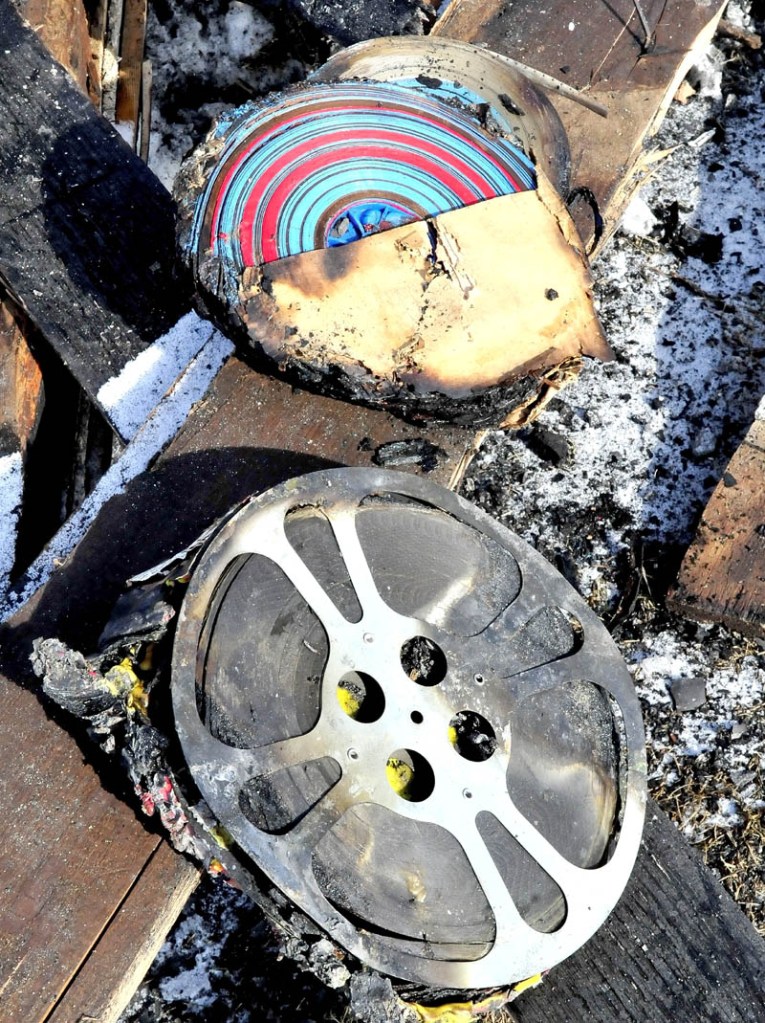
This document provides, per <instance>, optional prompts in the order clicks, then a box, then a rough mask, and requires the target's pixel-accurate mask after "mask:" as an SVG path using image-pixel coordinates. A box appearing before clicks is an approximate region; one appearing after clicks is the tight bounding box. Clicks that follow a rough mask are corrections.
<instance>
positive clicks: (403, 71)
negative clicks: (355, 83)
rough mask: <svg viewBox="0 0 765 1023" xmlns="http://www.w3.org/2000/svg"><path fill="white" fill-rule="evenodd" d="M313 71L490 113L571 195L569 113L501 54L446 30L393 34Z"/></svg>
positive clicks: (326, 78)
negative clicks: (565, 116) (564, 115)
mask: <svg viewBox="0 0 765 1023" xmlns="http://www.w3.org/2000/svg"><path fill="white" fill-rule="evenodd" d="M311 77H312V80H313V81H316V82H334V81H345V80H348V79H367V80H374V81H380V82H391V83H395V84H397V85H400V86H403V87H405V88H408V89H413V90H415V91H417V92H420V93H421V94H423V95H426V96H430V97H431V98H433V99H440V100H442V101H443V102H446V103H452V104H461V105H462V106H463V107H465V108H472V109H474V110H475V111H476V112H477V114H479V115H480V116H481V117H482V118H483V119H484V120H485V119H486V116H487V113H488V114H490V115H491V118H492V119H493V120H494V122H495V124H496V126H497V127H498V128H499V129H500V131H502V132H503V133H504V134H506V135H507V136H508V137H509V138H510V139H515V140H516V142H517V143H518V145H519V146H520V147H521V149H522V150H523V151H524V153H527V154H528V155H529V156H532V157H533V159H534V161H535V163H536V165H537V167H539V168H541V169H542V170H543V171H544V173H545V174H546V175H547V177H548V178H549V179H550V181H551V183H552V184H553V186H554V187H555V188H556V189H557V190H558V192H559V194H560V195H561V196H562V197H563V198H564V199H565V197H566V196H567V195H568V191H569V182H570V176H571V154H570V152H569V147H568V139H567V138H566V131H565V129H564V127H563V125H562V123H561V120H560V118H559V117H558V114H557V112H556V110H555V108H554V107H553V105H552V104H551V103H550V101H549V100H548V99H547V97H546V96H545V94H544V93H543V92H541V91H540V90H539V89H538V88H537V87H536V86H535V85H533V84H532V82H531V81H530V80H529V79H528V78H526V77H525V76H524V75H523V74H522V73H521V72H520V71H518V70H516V68H514V67H513V66H511V65H510V64H509V63H508V62H507V61H506V60H505V59H504V58H503V57H502V56H501V55H500V54H497V53H492V51H491V50H485V49H482V48H481V47H479V46H472V45H471V44H470V43H463V42H459V41H457V40H454V39H442V38H439V37H438V36H427V37H425V38H423V37H418V36H391V37H388V38H381V39H369V40H366V41H365V42H362V43H357V44H356V45H355V46H349V47H348V48H347V49H345V50H340V51H339V52H338V53H336V54H335V55H334V56H332V57H330V59H329V60H328V61H327V62H326V64H323V65H322V66H321V67H320V68H319V69H318V71H316V72H314V74H313V75H312V76H311ZM486 107H488V111H487V110H486V109H485V108H486Z"/></svg>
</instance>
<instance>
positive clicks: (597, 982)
mask: <svg viewBox="0 0 765 1023" xmlns="http://www.w3.org/2000/svg"><path fill="white" fill-rule="evenodd" d="M513 1011H514V1013H515V1015H516V1016H517V1018H518V1021H519V1023H573V1021H576V1023H615V1021H616V1020H618V1021H619V1023H646V1021H647V1020H650V1023H686V1021H688V1023H690V1021H691V1020H694V1021H696V1020H698V1021H699V1023H701V1021H702V1020H704V1021H707V1020H708V1021H712V1020H714V1023H755V1021H760V1020H765V941H763V939H762V938H761V937H760V936H759V935H758V934H757V932H756V931H755V930H754V928H753V927H752V925H751V924H750V922H749V921H748V920H747V918H746V917H745V916H744V914H743V913H742V912H741V911H740V910H739V908H738V907H737V906H736V905H735V903H734V902H733V900H732V899H731V898H730V896H729V895H728V894H727V893H726V892H725V890H724V889H723V887H722V884H721V883H720V880H719V878H718V877H717V876H716V875H714V874H713V873H712V872H711V871H710V870H707V868H706V867H705V866H704V864H703V863H702V861H701V858H700V857H699V856H698V855H697V854H696V853H695V852H694V851H693V850H692V849H691V848H690V846H689V845H688V843H687V842H686V841H685V840H684V839H683V837H682V835H680V833H679V832H678V830H677V828H675V826H674V825H673V824H672V823H671V822H670V820H669V819H668V818H667V817H666V816H665V815H664V814H663V813H662V812H661V811H660V810H659V809H658V807H657V806H656V805H655V804H654V803H652V802H650V801H649V804H648V817H647V820H646V828H645V832H644V838H643V845H642V848H641V851H640V854H639V856H638V861H637V864H636V866H635V871H634V873H633V875H632V878H631V879H630V882H629V884H628V885H627V889H626V891H625V894H624V896H623V897H622V899H621V901H620V902H619V904H618V905H617V907H616V909H615V910H614V912H613V914H612V915H611V917H610V918H609V919H608V920H607V921H606V923H605V924H604V926H603V927H602V929H601V930H600V931H598V933H597V934H596V935H595V937H594V938H593V939H592V940H591V941H590V942H588V944H586V945H585V946H584V947H583V948H581V949H580V950H579V951H578V952H576V953H575V954H574V955H573V956H572V957H571V958H570V959H567V960H566V961H565V962H563V963H561V964H560V965H559V966H556V967H555V969H554V970H552V971H551V973H550V974H549V976H548V977H547V979H546V980H545V982H544V983H543V984H542V985H541V986H540V987H538V988H535V989H534V990H532V991H529V992H527V993H526V994H524V995H522V996H521V997H520V999H519V1000H518V1001H517V1002H514V1003H513Z"/></svg>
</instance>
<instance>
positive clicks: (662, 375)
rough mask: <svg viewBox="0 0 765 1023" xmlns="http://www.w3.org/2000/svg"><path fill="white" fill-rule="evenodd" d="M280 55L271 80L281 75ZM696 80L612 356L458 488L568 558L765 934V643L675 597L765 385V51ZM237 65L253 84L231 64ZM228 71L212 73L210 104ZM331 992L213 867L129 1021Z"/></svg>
mask: <svg viewBox="0 0 765 1023" xmlns="http://www.w3.org/2000/svg"><path fill="white" fill-rule="evenodd" d="M209 6H210V7H211V8H214V9H215V10H216V11H218V12H219V13H218V14H216V16H215V18H213V19H211V20H210V22H209V26H208V29H209V31H216V32H218V33H219V35H218V37H217V39H216V43H217V44H219V45H221V46H224V47H225V39H226V32H227V31H228V29H226V25H227V24H228V22H227V19H228V18H229V17H231V16H232V15H231V14H230V12H231V11H232V10H235V9H236V10H239V9H240V8H243V7H244V5H243V4H238V3H236V2H234V3H232V4H230V5H226V4H225V3H223V2H221V0H218V3H217V4H215V3H213V4H211V5H209ZM337 6H339V5H337ZM169 9H170V8H169V7H168V6H167V0H162V3H161V4H155V13H154V20H153V22H152V24H153V34H154V43H153V45H154V46H156V47H161V46H162V45H165V43H164V42H163V40H164V39H165V35H163V33H164V34H167V33H168V32H170V29H168V24H172V25H173V26H175V27H174V28H173V29H172V31H173V32H176V33H177V35H178V36H180V37H181V42H180V44H179V45H186V42H185V41H184V40H186V41H188V39H190V38H192V37H194V38H196V36H195V35H194V34H195V33H197V31H198V30H197V27H196V25H197V22H196V18H197V16H196V15H194V14H193V13H189V12H192V11H193V7H192V5H188V9H187V10H186V9H185V8H184V7H183V6H182V5H178V6H176V7H175V8H173V11H174V13H173V15H172V19H171V20H168V19H167V18H165V19H164V20H163V15H162V13H161V12H162V11H163V10H165V11H167V10H169ZM184 11H185V13H184ZM226 12H228V13H226ZM248 12H249V13H247V15H246V16H247V18H248V19H250V21H249V22H248V23H249V24H251V25H252V26H253V27H252V31H251V36H250V38H251V40H252V43H253V45H262V46H264V47H265V46H267V45H268V42H269V40H273V39H274V34H273V33H274V29H273V23H272V22H269V21H268V17H269V9H268V8H266V6H265V5H263V6H262V7H260V8H258V7H256V8H253V9H249V8H248ZM764 15H765V9H764V8H763V6H762V4H761V3H760V2H757V3H755V4H752V5H750V4H748V3H744V2H736V3H731V4H729V6H728V9H727V12H726V17H727V18H728V19H729V20H731V21H732V22H734V23H735V24H737V25H739V26H742V27H745V28H747V29H749V30H754V31H760V32H762V30H763V24H762V19H763V16H764ZM241 16H242V17H244V13H242V14H241ZM216 19H217V20H216ZM268 24H270V25H271V30H270V33H271V34H269V30H267V29H266V28H264V25H268ZM215 26H217V27H215ZM221 26H222V27H221ZM206 31H207V30H206ZM305 31H306V32H309V29H305ZM186 33H188V37H187V36H186ZM312 44H313V46H314V55H316V54H318V53H319V50H320V49H321V47H322V46H325V47H327V48H328V47H329V46H330V45H331V44H330V43H329V42H321V32H320V31H318V30H317V31H316V33H315V34H314V35H313V36H312ZM309 49H310V48H309ZM156 52H159V50H156V51H155V53H156ZM271 52H278V47H277V51H274V50H272V51H271ZM282 52H283V53H286V51H282ZM306 53H307V51H306V50H304V51H303V54H302V60H303V68H305V66H306V65H307V64H310V60H306ZM239 56H240V54H239V55H237V54H235V55H234V57H233V58H232V60H233V64H236V62H237V60H238V59H239ZM252 56H253V55H252V54H251V55H250V57H249V58H245V59H244V62H243V63H244V65H245V66H248V67H249V64H248V61H251V60H252ZM266 56H267V54H266ZM319 59H322V55H320V56H319ZM155 60H156V57H155ZM177 64H178V66H179V67H181V66H182V65H183V64H184V59H183V57H182V55H180V54H179V55H178V58H177ZM266 64H267V61H266ZM298 64H300V60H298V61H297V63H294V62H290V61H289V60H287V61H285V62H283V64H282V70H281V72H280V74H284V75H286V77H287V78H289V76H290V75H292V74H299V73H300V68H299V67H298ZM241 66H242V65H241V64H240V67H241ZM271 73H272V71H269V70H268V68H267V67H266V68H265V69H264V70H263V71H262V74H261V77H260V78H259V79H258V83H257V87H258V88H261V87H263V88H264V87H268V85H269V84H273V85H277V84H283V83H284V82H285V79H284V77H279V76H278V75H276V76H275V77H273V79H269V77H268V76H269V75H270V74H271ZM250 74H251V69H250V70H247V71H246V75H247V76H249V75H250ZM689 83H690V85H691V86H692V87H693V89H694V94H693V95H691V96H690V97H689V98H687V100H686V102H685V103H683V104H681V103H678V102H676V103H674V104H673V105H672V107H671V108H670V111H669V114H668V116H667V119H666V121H665V123H664V125H663V127H662V130H661V133H660V135H659V136H658V137H657V139H656V140H655V143H656V145H657V146H658V148H660V149H663V150H669V154H668V155H667V156H666V157H665V159H664V160H663V161H662V162H661V163H660V164H659V165H658V166H657V169H656V171H655V174H654V176H653V178H652V180H651V181H650V182H649V183H648V184H647V185H645V186H644V187H643V189H642V190H641V193H640V196H639V198H638V199H637V200H635V201H634V202H633V204H632V206H631V207H630V208H629V210H628V211H627V214H626V215H625V218H624V220H623V223H622V227H621V230H620V231H619V232H618V233H617V235H616V236H615V237H614V239H613V240H612V241H611V242H610V244H609V246H608V247H607V249H606V251H605V252H604V254H603V255H602V256H601V257H600V258H599V259H598V260H597V262H596V263H595V265H594V267H593V272H594V276H595V278H596V282H597V295H598V300H599V308H600V315H601V317H602V320H603V324H604V327H605V330H606V334H607V337H608V339H609V342H610V344H611V346H612V348H613V350H614V354H615V359H614V361H613V362H611V363H608V364H602V363H596V362H592V363H589V364H587V365H586V366H585V368H584V370H583V372H582V374H581V376H580V378H579V379H578V381H577V382H576V383H575V384H574V385H573V386H571V387H569V388H567V389H566V390H565V391H563V392H561V394H560V396H559V397H558V398H556V399H555V400H554V401H553V402H552V403H551V404H550V405H549V406H548V408H547V410H546V411H545V412H544V413H543V414H542V416H541V417H540V418H539V420H538V421H537V422H536V423H535V424H534V425H533V426H531V427H529V428H527V429H525V430H523V431H521V432H520V433H516V434H504V433H500V432H494V433H491V434H490V435H488V436H487V437H486V439H485V441H484V443H483V445H482V447H481V449H480V451H479V453H478V455H477V457H476V458H475V460H474V461H473V463H472V464H471V466H470V468H469V470H468V474H467V476H466V478H465V479H464V482H463V485H462V492H463V494H464V496H466V497H467V498H468V499H469V500H471V501H473V502H475V503H476V504H478V505H480V506H481V507H483V508H484V509H485V510H487V511H488V512H489V513H490V514H492V515H494V516H495V517H497V518H498V519H500V520H501V521H502V522H503V523H504V524H505V525H507V526H508V527H509V528H510V529H512V530H514V531H516V532H517V533H519V534H520V535H521V536H523V537H524V539H526V540H527V541H528V542H530V543H531V544H532V545H533V546H534V547H536V548H537V549H538V550H539V551H540V552H541V553H542V554H543V555H545V556H546V557H547V558H548V559H549V560H550V561H551V562H553V564H555V565H556V566H557V567H558V569H559V570H560V571H561V572H562V573H563V574H564V575H565V576H566V577H567V578H568V579H569V581H570V582H571V583H572V584H573V585H574V586H575V587H576V588H577V589H578V590H579V592H580V593H581V594H582V595H583V596H584V598H585V599H586V600H587V601H588V602H589V603H590V605H591V606H592V607H593V608H594V609H595V610H596V611H597V612H598V613H599V614H600V615H601V616H602V617H603V619H604V620H605V621H606V623H607V624H608V626H609V628H610V629H611V631H612V633H613V635H614V637H615V639H616V641H617V643H618V644H619V646H620V649H621V651H622V653H623V655H624V657H625V659H626V660H627V663H628V665H629V666H630V669H631V671H632V672H633V676H634V679H635V683H636V686H637V690H638V693H639V696H640V699H641V702H642V706H643V711H644V717H645V722H646V729H647V735H648V752H649V785H650V789H651V793H652V795H653V796H654V798H656V799H657V800H658V802H659V803H660V804H661V805H662V806H663V807H664V809H666V810H667V811H668V812H669V813H670V815H671V816H672V817H673V819H674V820H675V822H676V823H677V825H678V826H679V827H680V828H681V829H682V830H683V832H684V833H685V834H686V836H687V837H688V839H689V840H690V841H691V842H692V843H694V844H696V845H698V847H699V850H700V852H701V853H702V854H703V855H704V857H705V859H706V860H707V863H708V864H709V865H710V866H711V867H713V868H714V869H716V870H717V871H719V873H720V875H721V877H722V880H723V883H724V884H725V885H726V887H727V888H728V890H729V891H730V892H731V894H732V895H733V897H734V898H735V899H736V900H737V901H738V903H739V905H740V906H741V908H742V909H743V911H744V912H745V913H747V914H748V915H749V917H750V919H751V920H752V921H753V922H754V924H755V926H756V927H757V928H758V929H759V930H760V931H761V932H762V933H765V878H764V877H763V867H762V862H763V844H764V836H765V825H764V823H763V822H764V811H765V799H763V792H764V791H765V789H764V787H763V763H764V762H765V644H764V643H763V641H761V640H748V639H745V638H743V637H741V636H739V635H736V634H733V633H731V632H729V631H726V630H725V629H724V628H722V627H719V626H711V625H703V624H695V623H692V622H689V621H686V620H684V619H681V618H679V617H676V616H673V615H672V614H670V613H669V612H668V611H667V609H666V607H665V606H664V597H665V595H666V592H667V589H668V587H669V585H670V584H671V583H672V582H673V580H674V578H675V576H676V572H677V569H678V566H679V562H680V559H681V557H682V554H683V552H684V550H685V548H686V547H687V545H688V543H689V542H690V541H691V539H692V537H693V535H694V531H695V527H696V525H697V523H698V520H699V517H700V515H701V512H702V510H703V508H704V506H705V504H706V502H707V500H708V498H709V496H710V494H711V492H712V489H713V488H714V486H715V485H716V484H717V482H718V480H719V478H720V477H721V475H722V473H723V471H724V469H725V466H726V463H727V461H728V459H729V458H730V456H731V455H732V453H733V452H734V451H735V449H736V448H737V446H738V444H739V443H740V441H741V440H742V438H743V436H744V434H745V433H746V431H747V429H748V427H749V425H750V424H751V421H752V418H753V415H754V413H755V410H756V409H757V406H758V404H759V402H760V400H761V398H762V396H763V392H765V359H763V355H765V326H764V324H765V265H764V263H763V248H762V239H761V238H760V236H759V231H760V229H761V225H762V224H763V223H765V220H764V219H763V213H764V212H765V209H764V207H765V180H763V179H764V178H765V107H764V106H763V104H762V96H763V95H765V71H764V69H763V57H762V51H753V50H750V49H747V48H746V46H745V45H744V44H742V43H739V42H733V41H731V40H728V39H721V38H719V37H718V39H717V40H716V45H715V46H714V47H712V48H711V49H710V50H709V51H708V52H707V54H706V55H705V56H704V57H703V59H701V60H700V61H699V63H698V65H697V67H696V68H695V69H694V70H693V71H692V72H691V74H690V75H689ZM229 85H230V86H231V88H234V89H235V90H236V89H239V88H241V82H240V79H239V78H237V73H236V72H234V73H233V74H232V80H231V81H230V82H229ZM174 88H176V87H175V86H173V85H172V84H171V86H170V92H171V94H173V89H174ZM217 88H219V86H218V85H216V86H215V88H212V87H211V88H210V89H209V91H206V92H205V95H215V96H216V98H215V99H214V100H213V102H214V103H217V102H221V101H222V100H221V98H220V95H219V94H216V92H215V90H216V89H217ZM227 88H228V87H227ZM181 91H182V90H181V89H180V86H178V88H176V91H175V93H174V95H175V99H174V101H173V102H174V103H175V105H176V106H177V104H178V97H179V96H180V95H181ZM200 95H201V94H200ZM198 98H199V96H195V97H194V99H195V102H194V103H189V104H188V105H189V106H190V107H191V108H192V109H191V110H189V109H186V110H184V109H180V108H178V109H177V110H176V112H175V113H173V112H172V109H171V108H172V106H173V104H171V103H168V104H166V105H162V104H160V106H161V107H162V110H163V116H164V117H166V118H168V119H167V120H165V121H163V124H162V126H161V128H160V135H161V137H160V140H159V142H158V143H157V148H156V149H155V148H153V150H152V152H153V153H155V154H158V153H159V152H160V150H162V151H164V152H165V153H166V154H169V155H168V156H167V161H166V163H165V173H166V175H169V176H172V173H173V170H172V166H173V161H174V160H176V159H179V158H180V156H181V155H183V153H182V152H181V150H184V149H185V148H187V147H188V145H189V144H193V143H194V141H195V140H196V138H198V137H201V135H202V134H203V132H204V128H201V129H200V127H199V124H198V121H199V112H200V110H202V107H203V106H204V104H200V103H199V102H196V100H197V99H198ZM233 99H234V97H233V96H232V95H230V93H229V92H226V95H225V101H226V102H231V101H233ZM171 114H172V117H171ZM173 118H174V120H173ZM204 127H206V125H205V126H204ZM155 169H156V165H155ZM687 679H700V680H702V681H703V684H704V693H705V702H704V703H703V704H702V705H701V706H700V707H698V708H697V709H695V710H692V711H685V712H680V711H678V710H676V709H675V705H674V703H673V700H672V695H671V693H672V689H673V686H674V685H676V684H678V683H681V682H682V681H683V680H687ZM335 997H336V996H334V995H333V994H332V992H330V991H328V989H327V988H326V987H324V986H323V985H321V984H319V983H318V982H317V981H316V980H315V979H314V978H313V977H311V976H310V975H308V974H305V973H299V972H295V968H294V967H292V966H288V965H287V964H286V962H285V961H281V962H279V961H278V960H277V958H276V956H275V955H274V954H273V953H272V952H271V951H270V937H269V935H268V932H267V928H265V925H264V924H263V923H262V920H261V918H260V917H259V915H258V912H257V910H255V909H254V908H253V907H252V906H250V905H249V904H248V903H247V902H246V900H245V899H244V897H242V896H240V895H237V894H236V893H234V892H231V891H229V890H226V889H223V888H220V887H216V886H215V885H213V884H212V883H211V882H205V883H204V884H203V886H202V888H201V889H200V891H199V892H198V894H197V896H196V897H195V898H194V899H193V900H192V902H191V903H190V905H189V907H188V909H187V911H186V913H185V914H184V916H183V918H182V919H181V921H180V923H179V924H178V925H177V927H176V929H175V931H174V932H173V934H172V935H171V936H170V938H169V940H168V942H167V944H166V945H165V948H164V949H163V951H162V953H161V954H160V956H159V958H158V959H157V961H156V962H155V964H154V967H153V968H152V971H151V973H150V975H149V977H148V979H147V981H146V983H145V984H144V986H143V987H142V989H141V991H140V992H139V994H138V995H137V996H136V998H135V999H134V1001H133V1003H132V1004H131V1006H130V1007H129V1009H128V1010H127V1011H126V1012H125V1014H124V1015H123V1017H122V1023H155V1021H157V1023H159V1021H164V1023H169V1021H178V1023H180V1021H183V1023H196V1021H201V1020H208V1019H212V1018H215V1019H221V1020H228V1021H232V1023H251V1021H255V1020H256V1019H257V1020H261V1019H283V1020H289V1019H293V1018H294V1019H298V1018H299V1019H300V1020H304V1021H306V1020H326V1019H330V1018H337V1017H336V1014H337V1013H338V1012H339V1011H340V1010H339V1008H338V1003H335V1002H333V998H335Z"/></svg>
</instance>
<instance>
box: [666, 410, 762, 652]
mask: <svg viewBox="0 0 765 1023" xmlns="http://www.w3.org/2000/svg"><path fill="white" fill-rule="evenodd" d="M758 415H760V418H757V419H755V421H754V423H753V424H752V426H751V427H750V429H749V432H748V434H747V435H746V437H745V438H744V441H743V442H742V444H741V446H740V447H739V449H738V450H737V451H736V453H735V454H734V456H733V458H732V459H731V460H730V462H729V463H728V467H727V469H726V471H725V473H724V474H723V477H722V479H721V480H720V482H719V483H718V484H717V487H716V488H715V491H714V493H713V494H712V497H711V498H710V501H709V504H708V505H707V507H706V510H705V511H704V514H703V516H702V518H701V522H700V524H699V528H698V531H697V533H696V537H695V539H694V541H693V543H692V544H691V546H690V548H689V550H688V552H687V553H686V555H685V558H684V559H683V563H682V565H681V568H680V574H679V576H678V579H677V584H676V586H675V587H674V588H673V590H672V592H671V593H670V594H669V597H668V604H669V605H670V607H671V608H672V609H673V610H675V611H677V612H678V613H679V614H683V615H687V616H688V617H689V618H695V619H698V620H701V621H713V622H723V623H724V624H725V625H727V626H728V627H729V628H732V629H735V630H736V631H738V632H742V633H744V634H749V635H753V636H756V637H762V636H763V635H764V634H765V486H764V485H763V481H765V413H762V414H759V413H758Z"/></svg>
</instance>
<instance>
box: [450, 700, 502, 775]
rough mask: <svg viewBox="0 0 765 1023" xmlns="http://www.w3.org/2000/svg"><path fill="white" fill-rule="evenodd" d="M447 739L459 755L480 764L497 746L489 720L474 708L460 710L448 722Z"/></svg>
mask: <svg viewBox="0 0 765 1023" xmlns="http://www.w3.org/2000/svg"><path fill="white" fill-rule="evenodd" d="M449 741H450V742H451V744H452V746H454V748H455V749H456V751H457V752H458V753H459V755H460V756H461V757H464V758H465V760H471V761H473V763H477V764H480V763H482V762H483V761H484V760H488V759H489V757H490V756H491V755H492V754H493V753H494V751H495V750H496V748H497V736H496V734H495V732H494V729H493V728H492V727H491V725H490V724H489V722H488V721H487V720H486V718H485V717H483V715H481V714H477V713H476V712H475V711H474V710H461V711H460V712H459V713H458V714H456V715H455V716H454V717H453V718H452V719H451V721H450V722H449Z"/></svg>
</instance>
